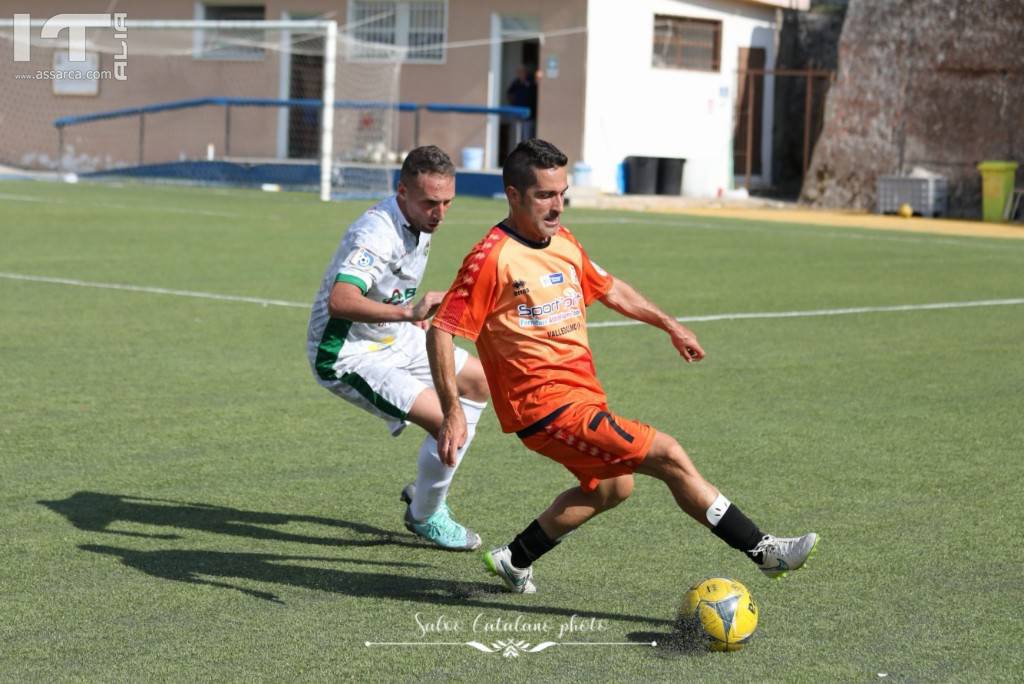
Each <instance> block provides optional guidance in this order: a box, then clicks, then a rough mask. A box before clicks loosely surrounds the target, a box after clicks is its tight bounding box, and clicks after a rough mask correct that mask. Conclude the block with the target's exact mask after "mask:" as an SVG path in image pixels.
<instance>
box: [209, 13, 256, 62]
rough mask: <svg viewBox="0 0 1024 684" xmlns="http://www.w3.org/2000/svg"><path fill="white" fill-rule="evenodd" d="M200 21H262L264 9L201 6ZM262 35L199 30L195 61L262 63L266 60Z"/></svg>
mask: <svg viewBox="0 0 1024 684" xmlns="http://www.w3.org/2000/svg"><path fill="white" fill-rule="evenodd" d="M200 11H201V16H199V17H197V18H199V19H206V20H209V21H262V20H263V19H265V18H266V17H265V14H266V12H265V8H264V6H263V5H215V4H205V3H204V4H202V5H201V6H200ZM264 40H265V36H264V35H263V31H261V30H259V29H253V30H248V29H247V30H233V31H229V30H218V29H199V31H198V32H197V36H196V43H197V45H196V57H197V58H199V59H225V60H236V59H237V60H259V59H263V47H261V44H262V43H263V41H264Z"/></svg>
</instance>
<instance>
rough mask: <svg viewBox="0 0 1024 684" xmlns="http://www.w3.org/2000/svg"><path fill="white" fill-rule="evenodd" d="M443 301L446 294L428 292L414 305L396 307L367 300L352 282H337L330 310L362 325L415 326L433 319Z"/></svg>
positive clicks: (337, 315) (329, 301)
mask: <svg viewBox="0 0 1024 684" xmlns="http://www.w3.org/2000/svg"><path fill="white" fill-rule="evenodd" d="M442 299H444V292H427V293H426V294H424V295H423V298H422V299H420V300H419V301H418V302H416V304H415V305H414V306H395V305H394V304H384V303H383V302H375V301H373V300H372V299H369V298H367V297H366V296H365V295H363V293H362V291H361V290H360V289H359V288H358V287H356V286H355V285H352V284H351V283H346V282H337V283H335V284H334V287H333V288H331V297H330V299H329V300H328V302H327V310H328V312H329V313H330V314H331V317H332V318H344V319H346V320H349V321H356V322H359V323H392V322H396V321H406V322H410V323H412V322H414V321H422V320H425V319H427V318H429V317H430V316H433V315H434V311H436V310H437V307H438V306H439V305H440V304H441V300H442Z"/></svg>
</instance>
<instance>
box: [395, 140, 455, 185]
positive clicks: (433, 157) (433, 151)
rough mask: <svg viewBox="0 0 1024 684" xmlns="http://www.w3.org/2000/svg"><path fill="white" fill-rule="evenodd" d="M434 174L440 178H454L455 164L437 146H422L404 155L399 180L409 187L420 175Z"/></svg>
mask: <svg viewBox="0 0 1024 684" xmlns="http://www.w3.org/2000/svg"><path fill="white" fill-rule="evenodd" d="M424 173H436V174H438V175H440V176H454V175H455V164H452V160H451V159H450V158H449V157H448V155H447V154H445V153H444V150H442V149H441V148H440V147H438V146H437V145H424V146H423V147H417V148H415V149H414V150H412V151H411V152H410V153H409V154H407V155H406V157H405V161H404V162H402V174H401V177H400V180H401V181H402V183H404V184H405V185H409V184H410V183H412V182H413V181H415V180H416V178H417V177H418V176H419V175H420V174H424Z"/></svg>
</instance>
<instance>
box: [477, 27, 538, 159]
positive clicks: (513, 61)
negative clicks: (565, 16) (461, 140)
mask: <svg viewBox="0 0 1024 684" xmlns="http://www.w3.org/2000/svg"><path fill="white" fill-rule="evenodd" d="M539 35H540V21H539V19H538V18H536V17H522V16H503V15H493V20H492V34H491V39H492V40H493V41H494V43H493V44H492V47H491V79H492V92H491V96H490V102H489V103H488V104H489V106H492V107H497V106H508V105H514V106H525V107H529V108H530V109H531V112H532V113H531V116H530V119H529V121H524V122H523V126H522V127H521V128H520V127H517V126H516V123H515V121H512V120H504V119H499V120H498V125H497V126H496V127H490V126H489V131H488V143H487V144H488V146H489V148H490V149H489V150H488V152H489V154H488V158H489V159H491V160H493V161H494V162H496V164H495V165H496V166H501V165H502V164H504V163H505V157H507V156H508V154H509V152H511V151H512V148H513V147H515V145H516V144H517V143H518V142H519V140H518V138H517V134H518V132H519V131H520V130H521V131H522V135H523V136H524V137H534V136H536V135H537V128H536V126H537V100H538V98H537V94H538V91H539V89H540V82H539V79H538V78H537V76H536V75H537V72H538V70H539V66H540V38H539ZM494 118H496V119H497V117H494Z"/></svg>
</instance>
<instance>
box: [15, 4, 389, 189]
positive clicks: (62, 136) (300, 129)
mask: <svg viewBox="0 0 1024 684" xmlns="http://www.w3.org/2000/svg"><path fill="white" fill-rule="evenodd" d="M62 17H76V18H78V19H75V20H71V19H62V18H61V21H62V22H64V24H70V26H63V27H62V26H60V25H58V26H53V25H51V24H52V23H53V21H52V20H51V21H43V20H38V19H36V18H34V17H33V18H32V19H31V20H30V19H29V18H28V16H27V15H18V16H16V17H15V19H14V20H10V19H7V20H0V55H3V57H0V83H2V84H4V85H3V87H2V88H0V166H5V167H8V172H10V171H11V170H14V171H16V172H24V173H29V174H33V173H34V174H39V175H53V174H59V175H61V176H63V177H65V178H96V179H125V178H135V179H144V180H148V181H153V182H178V183H182V182H186V183H199V184H218V185H223V184H228V185H246V186H266V187H282V188H304V189H311V190H316V191H318V192H319V193H320V195H321V197H322V198H324V199H328V198H330V197H331V196H335V197H337V196H348V197H354V196H379V195H385V194H387V193H389V192H390V191H391V186H392V176H393V171H394V168H395V164H396V163H397V161H398V159H399V150H398V149H397V131H398V115H399V111H398V108H397V105H398V84H399V75H400V69H401V63H402V60H403V57H404V51H403V49H402V48H395V47H392V46H388V45H381V44H377V43H363V42H360V41H357V40H355V39H353V38H351V37H349V36H347V35H344V34H339V33H338V32H337V28H336V24H335V23H334V22H327V21H135V20H132V19H125V18H124V16H123V15H117V14H112V15H62ZM83 17H85V18H90V19H82V18H83ZM107 17H109V23H108V24H107V25H100V24H101V23H102V19H103V18H107ZM60 29H63V30H60ZM12 56H13V59H12ZM0 174H2V171H0Z"/></svg>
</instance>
